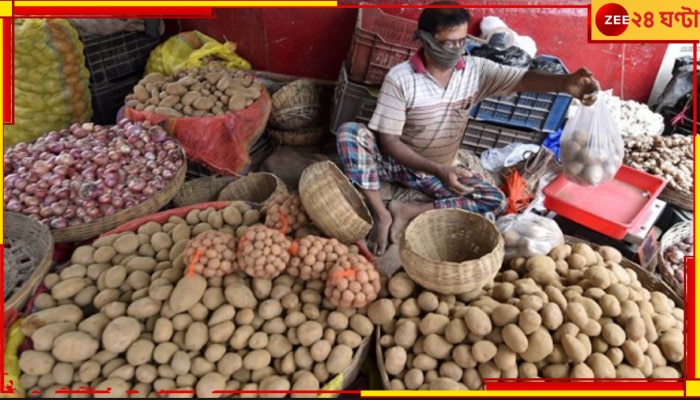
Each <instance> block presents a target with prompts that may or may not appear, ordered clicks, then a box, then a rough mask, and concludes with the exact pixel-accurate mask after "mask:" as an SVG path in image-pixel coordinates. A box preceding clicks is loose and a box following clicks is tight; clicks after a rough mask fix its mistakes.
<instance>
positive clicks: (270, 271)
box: [236, 225, 291, 279]
mask: <svg viewBox="0 0 700 400" xmlns="http://www.w3.org/2000/svg"><path fill="white" fill-rule="evenodd" d="M290 246H291V242H290V241H289V240H288V239H287V237H286V236H285V235H284V234H283V233H282V232H280V231H276V230H274V229H270V228H268V227H266V226H265V225H253V226H251V227H250V228H248V229H246V231H245V232H244V233H243V236H241V238H240V239H239V241H238V249H237V253H236V260H237V262H238V267H239V269H240V270H241V271H243V272H245V273H246V274H248V276H251V277H253V278H259V279H272V278H274V277H276V276H278V275H279V274H281V273H282V272H283V271H284V270H285V268H287V263H289V259H290V255H289V247H290Z"/></svg>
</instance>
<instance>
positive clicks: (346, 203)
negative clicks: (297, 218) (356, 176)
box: [299, 161, 374, 244]
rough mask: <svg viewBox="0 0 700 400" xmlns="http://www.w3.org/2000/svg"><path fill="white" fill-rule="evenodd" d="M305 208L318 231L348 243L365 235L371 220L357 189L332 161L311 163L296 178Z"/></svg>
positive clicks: (370, 227)
mask: <svg viewBox="0 0 700 400" xmlns="http://www.w3.org/2000/svg"><path fill="white" fill-rule="evenodd" d="M299 195H300V197H301V203H302V205H303V206H304V210H306V213H307V214H308V215H309V217H310V218H311V220H312V221H313V223H314V226H316V227H317V228H318V229H319V230H320V231H321V232H323V233H324V234H325V235H327V236H329V237H332V238H336V239H338V240H339V241H341V242H343V243H346V244H350V243H355V242H357V241H358V240H362V239H364V238H365V237H366V236H367V234H368V233H369V231H370V230H371V229H372V224H373V223H374V221H373V219H372V215H371V214H370V212H369V210H368V209H367V206H366V205H365V202H364V200H363V199H362V196H360V193H359V192H358V191H357V190H356V189H355V188H354V187H353V185H352V184H351V183H350V181H349V180H348V178H346V177H345V175H344V174H343V172H342V171H341V170H340V168H338V166H337V165H335V164H334V163H333V162H332V161H321V162H317V163H313V164H311V165H309V166H308V167H306V168H305V169H304V172H302V174H301V178H300V179H299Z"/></svg>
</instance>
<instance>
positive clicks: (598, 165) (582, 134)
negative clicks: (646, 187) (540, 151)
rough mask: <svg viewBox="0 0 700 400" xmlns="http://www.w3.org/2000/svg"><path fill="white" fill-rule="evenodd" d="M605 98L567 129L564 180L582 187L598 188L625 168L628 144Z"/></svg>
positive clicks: (563, 150) (585, 109)
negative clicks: (626, 144) (622, 166)
mask: <svg viewBox="0 0 700 400" xmlns="http://www.w3.org/2000/svg"><path fill="white" fill-rule="evenodd" d="M604 96H608V95H607V94H606V93H605V92H600V93H599V94H598V99H597V101H596V102H595V103H594V104H593V105H592V106H590V107H586V106H582V107H581V108H580V109H579V110H578V112H577V113H576V115H575V116H574V117H573V118H572V119H570V120H569V121H568V122H567V123H566V125H565V126H564V132H563V133H562V137H561V150H560V153H561V154H560V155H561V162H562V165H563V166H564V174H565V176H566V177H567V178H568V179H569V180H570V181H572V182H574V183H577V184H579V185H582V186H598V185H600V184H601V183H605V182H608V181H610V180H612V179H613V178H614V177H615V174H617V171H618V170H619V169H620V166H621V165H622V160H623V157H624V155H625V144H624V142H623V141H622V135H621V134H620V129H619V127H618V124H617V122H616V121H615V119H614V118H613V117H612V114H611V113H610V110H608V106H607V105H606V102H605V98H604Z"/></svg>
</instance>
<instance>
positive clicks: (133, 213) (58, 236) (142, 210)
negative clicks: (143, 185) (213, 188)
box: [51, 142, 187, 243]
mask: <svg viewBox="0 0 700 400" xmlns="http://www.w3.org/2000/svg"><path fill="white" fill-rule="evenodd" d="M177 145H178V146H179V149H180V152H181V153H182V157H183V158H182V160H183V162H182V165H181V166H180V169H179V170H178V172H177V174H176V175H175V176H174V177H173V179H171V180H170V182H168V184H167V185H165V187H164V188H163V189H161V190H160V191H158V192H156V194H154V195H153V196H151V197H150V198H148V199H146V200H144V201H143V202H141V203H140V204H137V205H135V206H133V207H131V208H127V209H124V210H121V211H119V212H117V213H115V214H112V215H110V216H107V217H103V218H100V219H98V220H95V221H92V222H89V223H87V224H80V225H76V226H71V227H68V228H65V229H54V230H51V234H52V235H53V237H54V241H55V242H56V243H66V242H78V241H82V240H86V239H91V238H94V237H97V236H99V235H100V234H101V233H103V232H106V231H108V230H110V229H112V228H114V227H116V226H119V225H121V224H123V223H124V222H128V221H130V220H132V219H135V218H138V217H141V216H143V215H148V214H150V213H152V212H156V211H158V210H160V209H161V208H163V206H165V205H166V204H168V203H169V202H170V200H172V198H173V197H174V196H175V194H176V193H177V192H178V190H180V187H181V186H182V184H183V183H184V182H185V177H186V176H187V155H186V154H185V150H184V148H183V147H182V145H181V144H180V143H179V142H178V143H177Z"/></svg>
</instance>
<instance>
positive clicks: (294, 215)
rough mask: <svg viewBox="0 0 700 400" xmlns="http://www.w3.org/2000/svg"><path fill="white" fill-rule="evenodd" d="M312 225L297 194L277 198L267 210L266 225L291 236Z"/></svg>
mask: <svg viewBox="0 0 700 400" xmlns="http://www.w3.org/2000/svg"><path fill="white" fill-rule="evenodd" d="M309 224H310V220H309V216H308V215H306V212H304V206H303V205H302V204H301V197H299V195H298V194H296V193H289V194H285V195H281V196H277V197H276V198H275V199H274V200H272V201H271V202H270V204H269V205H268V206H267V208H266V210H265V225H266V226H267V227H269V228H272V229H277V230H279V231H281V232H283V233H285V234H287V235H291V234H293V233H294V232H296V231H298V230H299V229H302V228H305V227H307V226H308V225H309Z"/></svg>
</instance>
